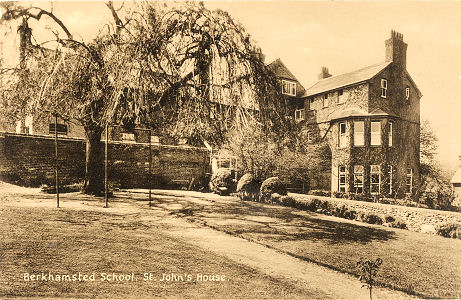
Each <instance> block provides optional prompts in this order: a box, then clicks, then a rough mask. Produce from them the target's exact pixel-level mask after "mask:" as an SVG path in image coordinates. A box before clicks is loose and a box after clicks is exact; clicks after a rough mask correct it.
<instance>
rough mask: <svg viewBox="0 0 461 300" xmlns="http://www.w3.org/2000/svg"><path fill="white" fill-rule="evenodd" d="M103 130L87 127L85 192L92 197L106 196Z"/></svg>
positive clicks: (96, 127) (97, 127)
mask: <svg viewBox="0 0 461 300" xmlns="http://www.w3.org/2000/svg"><path fill="white" fill-rule="evenodd" d="M103 130H104V129H103V128H101V127H99V126H88V127H85V135H86V161H85V184H84V186H83V192H84V193H86V194H91V195H103V194H104V147H103V143H102V142H101V134H102V132H103Z"/></svg>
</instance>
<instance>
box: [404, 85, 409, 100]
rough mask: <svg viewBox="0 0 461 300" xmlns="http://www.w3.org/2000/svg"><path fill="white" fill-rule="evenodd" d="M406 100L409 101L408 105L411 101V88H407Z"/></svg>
mask: <svg viewBox="0 0 461 300" xmlns="http://www.w3.org/2000/svg"><path fill="white" fill-rule="evenodd" d="M405 100H406V101H407V103H408V102H409V101H410V87H409V86H407V87H406V88H405Z"/></svg>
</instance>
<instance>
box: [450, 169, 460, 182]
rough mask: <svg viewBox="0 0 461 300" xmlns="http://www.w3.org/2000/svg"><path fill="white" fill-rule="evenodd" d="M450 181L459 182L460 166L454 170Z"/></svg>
mask: <svg viewBox="0 0 461 300" xmlns="http://www.w3.org/2000/svg"><path fill="white" fill-rule="evenodd" d="M451 183H461V167H460V168H458V170H456V173H455V175H454V176H453V178H452V179H451Z"/></svg>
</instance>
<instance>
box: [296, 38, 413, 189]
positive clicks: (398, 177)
mask: <svg viewBox="0 0 461 300" xmlns="http://www.w3.org/2000/svg"><path fill="white" fill-rule="evenodd" d="M406 50H407V44H406V43H405V42H404V41H403V35H402V34H400V33H398V32H395V31H392V32H391V37H390V38H389V39H388V40H386V41H385V61H384V62H383V63H379V64H376V65H372V66H368V67H365V68H362V69H359V70H356V71H353V72H350V73H346V74H342V75H337V76H332V75H330V74H329V72H328V69H327V68H325V67H323V68H322V70H321V73H320V74H319V80H318V82H317V83H315V84H314V85H313V86H311V87H310V88H308V89H307V90H306V91H305V93H304V94H303V95H302V97H301V98H302V99H301V100H300V101H302V104H301V105H300V107H301V108H300V109H301V114H302V116H301V117H300V116H299V113H298V115H295V118H296V119H298V120H299V119H301V122H302V124H301V126H305V128H306V130H307V131H308V139H309V140H310V141H312V142H313V143H315V142H321V141H324V142H327V143H328V144H329V147H330V148H331V154H332V158H331V171H330V174H329V177H330V178H331V184H330V186H319V187H312V186H311V188H323V189H330V190H331V191H332V192H349V193H357V194H367V195H369V194H371V195H373V194H380V195H385V196H397V197H405V196H411V195H414V194H415V193H416V192H417V187H418V185H419V177H420V176H419V165H420V164H419V134H420V98H421V96H422V95H421V92H420V91H419V89H418V87H417V86H416V84H415V83H414V81H413V80H412V78H411V76H410V74H409V73H408V71H407V69H406V52H407V51H406ZM298 106H299V104H298ZM296 111H299V108H298V109H297V110H296Z"/></svg>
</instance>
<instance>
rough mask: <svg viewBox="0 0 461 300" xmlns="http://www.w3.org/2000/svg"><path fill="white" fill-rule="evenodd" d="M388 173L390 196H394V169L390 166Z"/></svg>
mask: <svg viewBox="0 0 461 300" xmlns="http://www.w3.org/2000/svg"><path fill="white" fill-rule="evenodd" d="M387 172H388V175H389V176H388V178H389V179H388V180H389V181H388V185H389V195H392V193H393V188H392V187H393V185H394V167H392V166H388V167H387Z"/></svg>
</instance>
